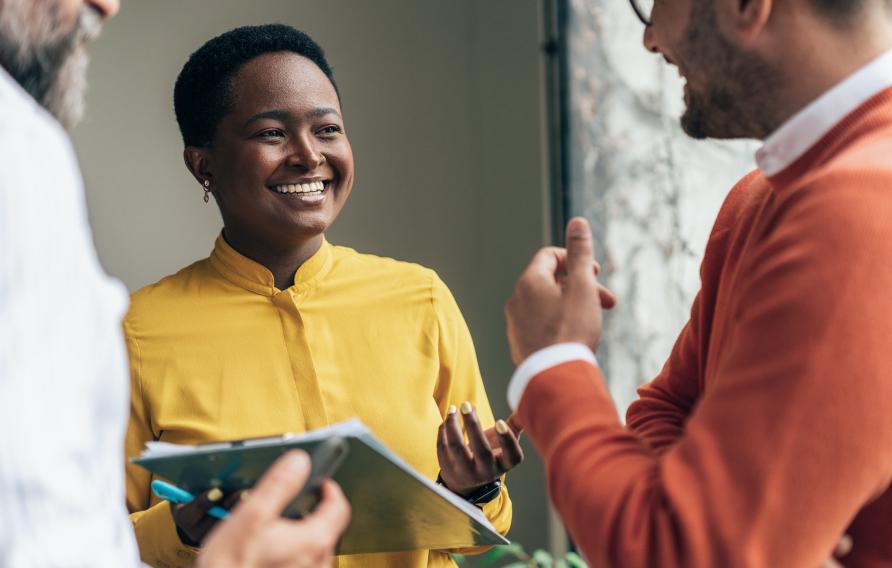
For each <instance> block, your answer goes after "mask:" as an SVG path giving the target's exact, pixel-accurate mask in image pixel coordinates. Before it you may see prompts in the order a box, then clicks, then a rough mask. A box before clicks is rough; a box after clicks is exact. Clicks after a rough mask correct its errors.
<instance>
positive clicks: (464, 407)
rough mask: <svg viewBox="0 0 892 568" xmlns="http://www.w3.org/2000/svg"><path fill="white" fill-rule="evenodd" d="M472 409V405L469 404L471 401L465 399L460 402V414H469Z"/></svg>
mask: <svg viewBox="0 0 892 568" xmlns="http://www.w3.org/2000/svg"><path fill="white" fill-rule="evenodd" d="M472 410H474V407H473V406H471V403H470V402H468V401H467V400H466V401H464V402H463V403H461V413H462V414H470V413H471V411H472Z"/></svg>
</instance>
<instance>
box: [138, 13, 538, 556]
mask: <svg viewBox="0 0 892 568" xmlns="http://www.w3.org/2000/svg"><path fill="white" fill-rule="evenodd" d="M174 99H175V106H176V113H177V120H178V122H179V124H180V129H181V132H182V134H183V140H184V143H185V146H186V148H185V150H184V158H185V162H186V165H187V167H188V168H189V170H190V171H191V173H192V174H193V176H194V177H195V178H196V180H198V182H199V183H200V184H201V186H202V187H203V188H204V190H205V192H206V195H208V194H212V195H213V196H214V198H215V200H216V202H217V204H218V206H219V208H220V212H221V214H222V217H223V231H222V234H221V235H220V237H219V238H218V239H217V242H216V245H215V248H214V251H213V252H212V254H211V256H210V257H209V258H207V259H205V260H201V261H198V262H196V263H194V264H192V265H191V266H189V267H186V268H184V269H183V270H181V271H180V272H178V273H177V274H175V275H172V276H169V277H167V278H164V279H163V280H161V281H160V282H158V283H156V284H154V285H151V286H148V287H146V288H144V289H142V290H140V291H138V292H136V293H135V294H134V295H133V298H132V305H131V310H130V313H129V314H128V316H127V318H126V320H125V332H126V336H127V342H128V349H129V353H130V360H131V368H132V373H133V380H132V397H131V418H130V425H129V428H128V433H127V445H126V453H127V456H128V457H132V456H134V455H137V454H139V453H140V451H141V450H142V448H143V446H144V444H145V443H146V442H147V441H150V440H163V441H169V442H175V443H201V442H209V441H215V440H224V439H233V438H248V437H257V436H265V435H273V434H278V433H282V432H301V431H304V430H309V429H314V428H318V427H321V426H325V425H327V424H331V423H333V422H338V421H341V420H344V419H347V418H350V417H354V416H356V417H359V418H361V419H362V420H363V421H364V422H365V423H366V424H367V425H368V426H369V427H370V428H371V430H372V431H373V432H374V433H375V434H376V435H377V436H378V437H379V438H380V439H381V440H382V441H383V442H384V443H385V444H387V445H388V446H389V447H390V448H391V449H392V450H393V451H395V452H396V453H397V454H399V455H400V456H401V457H402V458H403V459H405V460H406V461H407V462H409V463H410V464H411V465H412V466H413V467H415V468H416V469H417V470H418V471H419V472H421V473H422V474H424V475H427V476H429V477H430V478H431V479H437V478H438V477H439V479H440V481H441V482H443V483H444V484H445V485H446V486H447V487H448V488H449V489H451V490H453V491H455V492H456V493H458V494H459V495H462V496H463V497H465V498H466V499H468V500H469V501H471V502H473V503H475V504H477V505H479V506H481V507H482V508H483V511H484V513H485V514H486V515H487V516H488V517H489V518H490V520H491V521H492V522H493V524H494V526H495V527H496V528H497V529H498V530H499V531H501V532H503V533H505V532H507V530H508V527H509V525H510V522H511V502H510V500H509V498H508V494H507V491H506V489H505V487H504V485H501V478H502V477H503V475H504V473H505V472H506V471H507V470H509V469H510V468H511V467H513V466H514V465H516V464H517V463H519V462H520V460H521V459H522V453H521V450H520V447H519V445H518V443H517V439H516V437H515V436H514V434H513V432H512V431H511V429H510V428H507V427H505V426H504V424H500V427H499V428H498V429H492V428H491V429H490V430H487V431H486V432H484V430H483V429H484V428H490V427H492V425H493V416H492V411H491V410H490V407H489V402H488V400H487V397H486V393H485V391H484V389H483V383H482V380H481V377H480V371H479V369H478V366H477V360H476V355H475V353H474V347H473V344H472V341H471V337H470V333H469V331H468V329H467V326H466V324H465V322H464V319H463V318H462V315H461V313H460V311H459V309H458V306H457V305H456V303H455V300H454V299H453V297H452V295H451V294H450V292H449V290H448V289H447V288H446V286H445V285H444V284H443V282H442V281H441V280H440V279H439V278H438V277H437V275H436V274H435V273H434V272H433V271H431V270H429V269H426V268H423V267H421V266H418V265H414V264H409V263H403V262H398V261H395V260H391V259H386V258H380V257H376V256H372V255H366V254H360V253H357V252H356V251H354V250H352V249H349V248H345V247H340V246H333V245H331V244H329V243H328V242H327V241H326V239H325V232H326V231H327V230H328V228H329V227H330V226H331V224H332V223H333V222H334V220H335V219H336V218H337V216H338V214H339V213H340V211H341V209H342V208H343V207H344V204H345V202H346V201H347V198H348V197H349V195H350V192H351V189H352V187H353V178H354V167H353V154H352V150H351V147H350V143H349V141H348V138H347V133H346V128H345V126H344V120H343V113H342V111H341V106H340V100H339V95H338V90H337V87H336V85H335V82H334V79H333V76H332V73H331V69H330V67H329V66H328V63H327V62H326V60H325V57H324V55H323V53H322V50H321V49H320V48H319V46H318V45H316V44H315V43H314V42H313V40H312V39H310V38H309V37H308V36H306V35H305V34H303V33H302V32H299V31H297V30H294V29H293V28H290V27H287V26H280V25H271V26H260V27H245V28H238V29H236V30H233V31H231V32H228V33H226V34H223V35H222V36H219V37H217V38H214V39H212V40H210V41H209V42H207V43H206V44H205V45H204V46H203V47H202V48H201V49H199V50H198V51H197V52H196V53H195V54H193V55H192V57H191V58H190V60H189V62H188V63H187V64H186V65H185V67H184V68H183V71H182V72H181V74H180V77H179V79H178V80H177V85H176V88H175V94H174ZM459 406H460V407H461V410H462V419H461V420H462V421H463V422H464V429H465V430H466V432H467V434H468V442H467V443H466V442H465V440H464V435H463V433H462V425H461V423H460V421H459V418H458V413H457V407H459ZM127 468H128V469H127V503H128V507H129V509H130V511H131V520H132V522H133V525H134V528H135V530H136V534H137V540H138V542H139V546H140V552H141V555H142V558H143V560H144V561H145V562H147V563H149V564H152V565H155V566H191V565H192V563H193V561H194V558H195V553H196V551H197V548H196V546H197V545H199V544H200V543H201V541H202V540H203V538H204V536H205V535H206V534H207V532H208V531H209V530H210V529H211V528H212V526H213V522H214V521H213V519H211V518H209V517H204V518H196V515H195V514H194V511H193V510H190V509H189V506H188V505H187V506H181V507H179V508H176V509H174V510H171V507H170V506H169V505H168V504H167V503H166V502H162V503H159V502H158V500H157V499H156V498H155V497H154V496H152V494H151V491H150V489H149V487H150V483H151V481H152V478H151V477H150V476H149V474H148V473H147V472H145V471H143V470H140V469H139V468H137V467H134V466H132V465H128V466H127ZM206 497H207V498H209V499H212V500H214V499H215V500H221V503H222V504H223V505H224V506H227V505H228V504H230V501H231V500H230V499H229V497H226V496H224V495H222V493H221V492H220V491H218V490H216V491H212V492H209V493H208V494H206ZM338 565H339V566H345V567H349V566H363V567H373V566H412V567H416V566H417V567H422V566H451V565H452V560H451V559H450V557H449V555H448V554H447V551H428V550H416V551H410V552H400V553H389V554H378V555H374V556H368V555H365V556H363V555H354V556H349V557H342V558H339V559H338Z"/></svg>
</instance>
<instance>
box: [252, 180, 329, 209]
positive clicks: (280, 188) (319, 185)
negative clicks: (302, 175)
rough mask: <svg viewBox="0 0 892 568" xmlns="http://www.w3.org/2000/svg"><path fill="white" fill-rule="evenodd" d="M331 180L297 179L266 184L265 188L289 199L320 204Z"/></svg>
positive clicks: (309, 203) (307, 203)
mask: <svg viewBox="0 0 892 568" xmlns="http://www.w3.org/2000/svg"><path fill="white" fill-rule="evenodd" d="M330 188H331V180H321V179H315V180H298V181H292V182H287V183H281V184H275V185H270V186H267V189H269V190H270V191H272V192H273V193H276V194H278V195H280V196H282V197H283V198H285V199H289V200H291V201H297V202H299V203H303V204H306V205H313V206H317V205H321V204H322V203H323V202H324V201H325V198H326V196H327V195H328V194H329V193H330V191H331V190H330Z"/></svg>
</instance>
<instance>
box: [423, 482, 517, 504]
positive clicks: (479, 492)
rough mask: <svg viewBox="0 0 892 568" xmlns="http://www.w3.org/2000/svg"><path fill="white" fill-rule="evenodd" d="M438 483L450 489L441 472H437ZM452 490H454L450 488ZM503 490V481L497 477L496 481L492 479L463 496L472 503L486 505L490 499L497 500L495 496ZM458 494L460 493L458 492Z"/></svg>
mask: <svg viewBox="0 0 892 568" xmlns="http://www.w3.org/2000/svg"><path fill="white" fill-rule="evenodd" d="M437 485H442V486H443V487H445V488H446V489H449V486H448V485H446V482H445V481H443V476H442V475H440V474H437ZM450 491H452V490H451V489H450ZM501 491H502V481H501V480H499V479H496V480H495V481H491V482H489V483H487V484H486V485H481V486H480V487H478V488H477V489H476V490H475V491H474V492H473V493H471V494H470V495H462V496H461V498H462V499H464V500H465V501H467V502H468V503H470V504H472V505H476V506H478V507H481V506H483V505H486V504H487V503H489V502H490V501H493V500H495V498H496V497H498V496H499V493H500V492H501ZM456 495H458V494H457V493H456Z"/></svg>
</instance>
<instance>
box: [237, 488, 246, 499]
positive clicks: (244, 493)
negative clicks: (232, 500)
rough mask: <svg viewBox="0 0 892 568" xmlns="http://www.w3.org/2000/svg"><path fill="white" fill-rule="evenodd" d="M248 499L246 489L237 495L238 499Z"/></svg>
mask: <svg viewBox="0 0 892 568" xmlns="http://www.w3.org/2000/svg"><path fill="white" fill-rule="evenodd" d="M247 499H248V490H247V489H245V490H244V491H242V494H241V495H240V496H239V500H241V501H246V500H247Z"/></svg>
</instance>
